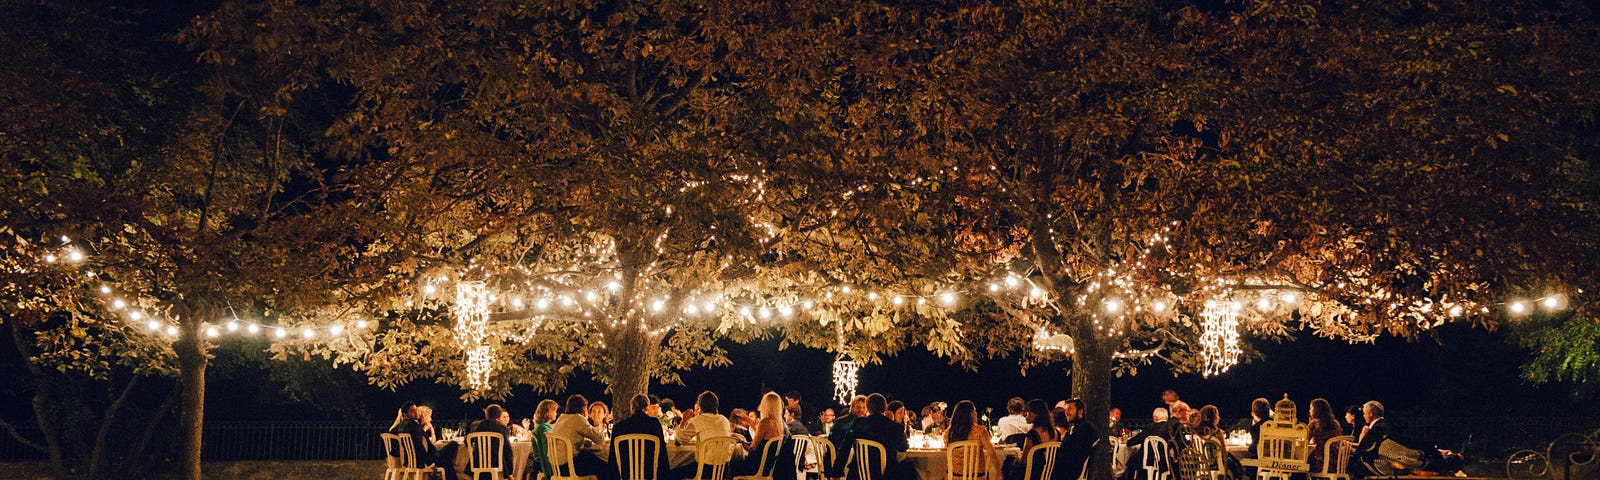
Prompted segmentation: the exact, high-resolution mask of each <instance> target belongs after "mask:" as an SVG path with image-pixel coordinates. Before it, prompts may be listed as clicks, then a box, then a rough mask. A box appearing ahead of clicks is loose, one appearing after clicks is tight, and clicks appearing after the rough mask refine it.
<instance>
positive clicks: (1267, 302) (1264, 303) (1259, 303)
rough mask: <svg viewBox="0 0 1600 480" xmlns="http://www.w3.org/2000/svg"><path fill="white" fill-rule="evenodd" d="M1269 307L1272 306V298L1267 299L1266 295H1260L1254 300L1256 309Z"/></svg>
mask: <svg viewBox="0 0 1600 480" xmlns="http://www.w3.org/2000/svg"><path fill="white" fill-rule="evenodd" d="M1271 308H1272V299H1269V298H1267V297H1261V299H1260V300H1256V310H1269V309H1271Z"/></svg>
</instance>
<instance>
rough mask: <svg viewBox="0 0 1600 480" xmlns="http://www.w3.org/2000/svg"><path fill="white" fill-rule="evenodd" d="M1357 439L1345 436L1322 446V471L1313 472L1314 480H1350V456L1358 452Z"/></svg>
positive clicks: (1333, 439) (1311, 475)
mask: <svg viewBox="0 0 1600 480" xmlns="http://www.w3.org/2000/svg"><path fill="white" fill-rule="evenodd" d="M1355 442H1356V439H1355V437H1352V436H1349V435H1344V436H1339V437H1333V438H1330V439H1328V442H1327V443H1326V444H1324V445H1323V446H1322V471H1320V472H1311V473H1310V474H1309V476H1310V477H1311V478H1313V479H1316V478H1326V479H1328V480H1350V471H1349V470H1348V468H1349V466H1350V456H1351V455H1353V454H1354V453H1355V451H1356V443H1355Z"/></svg>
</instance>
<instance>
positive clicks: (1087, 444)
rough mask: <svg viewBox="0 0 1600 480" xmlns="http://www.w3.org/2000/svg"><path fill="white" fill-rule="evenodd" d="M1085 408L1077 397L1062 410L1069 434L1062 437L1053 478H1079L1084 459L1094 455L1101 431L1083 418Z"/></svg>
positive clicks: (1052, 474) (1068, 401)
mask: <svg viewBox="0 0 1600 480" xmlns="http://www.w3.org/2000/svg"><path fill="white" fill-rule="evenodd" d="M1041 403H1042V402H1041ZM1083 410H1084V408H1083V401H1082V400H1079V399H1076V398H1074V399H1071V400H1067V405H1066V408H1064V409H1062V410H1061V411H1062V412H1063V413H1065V417H1066V420H1067V436H1066V437H1063V438H1062V439H1061V451H1060V453H1058V454H1056V458H1057V460H1056V465H1055V472H1052V473H1051V478H1078V475H1079V474H1080V473H1082V471H1083V462H1084V460H1087V459H1088V458H1089V457H1090V456H1091V455H1094V442H1095V440H1098V439H1099V438H1100V432H1099V431H1097V430H1095V428H1094V424H1093V423H1090V422H1089V421H1088V420H1085V419H1084V418H1083V413H1084V411H1083Z"/></svg>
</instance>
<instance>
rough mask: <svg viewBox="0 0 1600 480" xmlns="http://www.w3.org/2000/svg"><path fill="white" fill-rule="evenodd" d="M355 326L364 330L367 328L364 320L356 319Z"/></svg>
mask: <svg viewBox="0 0 1600 480" xmlns="http://www.w3.org/2000/svg"><path fill="white" fill-rule="evenodd" d="M356 328H357V329H360V330H366V329H367V321H366V320H356Z"/></svg>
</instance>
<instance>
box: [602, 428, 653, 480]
mask: <svg viewBox="0 0 1600 480" xmlns="http://www.w3.org/2000/svg"><path fill="white" fill-rule="evenodd" d="M660 455H661V439H659V438H656V436H655V435H649V434H643V433H630V434H627V435H623V436H620V437H617V438H613V439H611V460H612V463H615V464H617V478H619V479H621V480H655V479H656V478H657V477H658V476H660V472H661V465H660V462H658V461H657V459H658V458H660Z"/></svg>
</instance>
